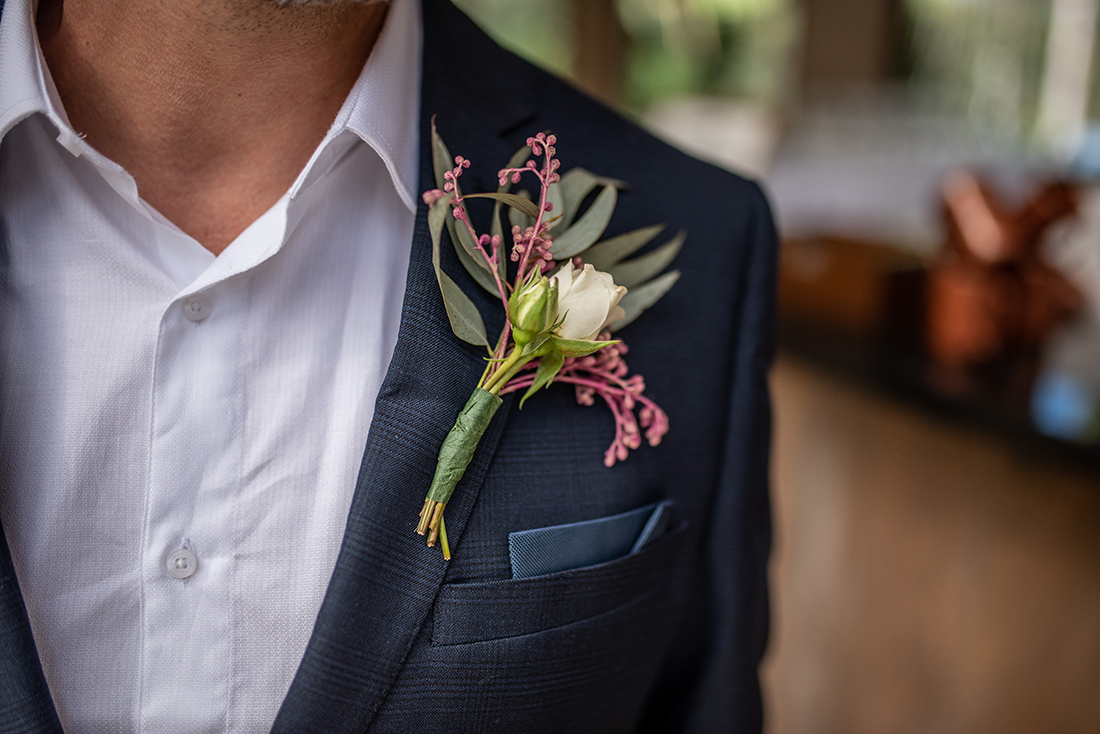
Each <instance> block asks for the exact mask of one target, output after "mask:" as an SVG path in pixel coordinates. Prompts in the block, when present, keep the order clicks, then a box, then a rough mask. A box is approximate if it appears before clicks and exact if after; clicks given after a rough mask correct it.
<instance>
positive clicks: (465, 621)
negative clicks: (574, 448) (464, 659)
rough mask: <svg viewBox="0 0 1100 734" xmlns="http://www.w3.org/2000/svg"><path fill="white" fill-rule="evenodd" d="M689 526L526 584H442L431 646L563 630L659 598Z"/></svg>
mask: <svg viewBox="0 0 1100 734" xmlns="http://www.w3.org/2000/svg"><path fill="white" fill-rule="evenodd" d="M686 531H687V524H686V523H681V524H679V525H678V526H675V527H673V528H672V529H670V530H669V531H668V532H666V533H665V534H664V535H662V536H661V537H659V538H657V539H655V540H652V541H651V542H649V543H648V544H647V545H646V546H645V547H644V548H642V549H641V550H639V551H637V552H633V553H630V554H628V555H625V556H622V557H620V558H616V559H615V560H612V561H608V562H606V563H599V564H596V565H592V566H586V567H584V568H577V569H572V570H568V571H559V572H556V573H549V574H544V575H540V576H532V577H529V578H518V579H508V580H498V581H485V582H477V583H461V584H444V585H443V587H442V588H441V589H440V593H439V596H438V597H437V599H436V603H435V610H434V615H433V626H432V637H431V644H432V645H433V646H446V645H462V644H468V643H475V642H484V641H490V640H501V639H506V638H516V637H519V636H522V635H531V634H534V633H538V632H544V631H549V630H554V629H558V628H564V627H567V626H568V625H573V624H576V623H579V622H583V621H584V620H588V619H591V618H594V617H599V616H601V615H609V614H611V613H613V612H615V611H616V610H619V609H622V608H625V607H628V606H631V605H633V604H634V603H635V602H639V601H641V600H643V599H645V598H646V597H658V596H659V595H661V594H662V593H663V592H664V591H665V590H666V589H667V587H668V585H669V581H670V577H671V574H672V569H673V567H674V566H675V564H676V562H677V560H678V559H680V558H681V557H682V553H681V551H682V546H683V543H684V538H685V535H686Z"/></svg>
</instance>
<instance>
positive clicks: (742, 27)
mask: <svg viewBox="0 0 1100 734" xmlns="http://www.w3.org/2000/svg"><path fill="white" fill-rule="evenodd" d="M456 4H457V5H458V6H459V7H461V8H462V9H463V10H465V11H466V12H467V13H468V14H469V15H470V16H471V17H473V18H474V19H475V20H476V21H477V22H478V23H479V24H480V25H481V26H482V27H483V28H485V29H486V30H487V31H488V32H489V33H490V34H491V35H492V36H493V37H494V38H495V39H496V40H497V41H498V42H499V43H501V44H502V45H504V46H505V47H507V48H509V49H510V50H512V51H515V52H516V53H518V54H520V55H521V56H524V57H525V58H528V59H530V60H532V61H535V62H536V63H538V64H540V65H541V66H544V67H546V68H549V69H551V70H553V71H556V72H558V73H559V74H562V75H563V76H569V75H570V73H571V71H572V63H573V57H574V55H575V51H574V49H575V44H576V42H577V41H576V38H575V35H574V28H573V27H572V22H571V9H572V3H571V2H570V0H537V2H536V1H535V0H456ZM617 7H618V12H619V17H620V19H621V20H622V24H623V27H624V29H625V31H626V33H627V36H628V38H629V45H628V51H627V58H626V59H625V60H624V61H625V85H624V86H625V89H624V90H623V91H624V95H623V96H624V102H625V103H626V105H627V106H629V107H632V108H635V109H644V108H645V107H647V106H649V105H650V104H652V103H653V102H655V101H658V100H660V99H662V98H666V97H670V96H678V95H685V94H712V95H723V96H736V97H750V98H754V99H764V100H777V99H779V98H780V97H782V96H783V95H784V94H785V93H786V90H787V89H788V88H789V84H788V78H789V72H790V59H791V57H792V53H791V51H792V46H793V44H794V42H795V41H796V40H797V28H798V13H797V0H618V1H617Z"/></svg>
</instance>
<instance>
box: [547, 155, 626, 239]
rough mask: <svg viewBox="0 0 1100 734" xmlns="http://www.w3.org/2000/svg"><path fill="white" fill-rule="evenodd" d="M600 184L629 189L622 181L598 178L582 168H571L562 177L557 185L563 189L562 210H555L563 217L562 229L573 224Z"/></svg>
mask: <svg viewBox="0 0 1100 734" xmlns="http://www.w3.org/2000/svg"><path fill="white" fill-rule="evenodd" d="M600 184H603V185H604V186H614V187H615V188H617V189H620V190H621V189H626V188H627V185H626V184H625V183H623V182H622V181H619V180H617V179H614V178H606V177H604V176H597V175H596V174H594V173H592V172H591V171H589V170H586V169H584V168H580V167H578V168H570V169H569V170H568V171H566V172H565V173H563V174H562V175H561V180H560V181H559V182H558V183H557V184H556V185H557V186H559V187H560V188H561V199H562V208H561V209H557V208H555V209H554V213H555V214H561V215H562V224H561V227H562V229H565V228H566V227H568V226H569V225H571V224H572V223H573V220H574V219H575V218H576V217H577V212H578V211H580V208H581V204H582V203H583V202H584V199H585V197H586V196H588V195H589V194H590V193H591V192H592V189H594V188H596V187H597V186H599V185H600ZM554 206H555V207H557V202H556V201H555V202H554Z"/></svg>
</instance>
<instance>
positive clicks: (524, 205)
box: [463, 192, 539, 219]
mask: <svg viewBox="0 0 1100 734" xmlns="http://www.w3.org/2000/svg"><path fill="white" fill-rule="evenodd" d="M463 198H465V199H496V200H497V201H500V202H503V203H504V204H507V205H508V206H510V207H512V208H513V209H519V210H520V211H521V212H523V213H524V214H526V215H527V216H529V217H531V218H532V219H537V218H538V216H539V207H538V204H536V203H534V202H533V201H531V200H530V199H527V198H524V197H522V196H517V195H516V194H499V193H495V192H494V193H489V194H466V196H464V197H463Z"/></svg>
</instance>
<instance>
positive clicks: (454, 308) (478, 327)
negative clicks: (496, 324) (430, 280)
mask: <svg viewBox="0 0 1100 734" xmlns="http://www.w3.org/2000/svg"><path fill="white" fill-rule="evenodd" d="M437 275H438V276H439V290H440V291H441V292H442V293H443V305H444V306H446V308H447V318H448V319H449V320H450V322H451V330H452V331H453V332H454V333H455V336H457V337H458V338H459V339H461V340H462V341H464V342H469V343H470V344H474V345H477V346H482V347H488V346H489V337H488V335H487V334H486V333H485V322H484V321H482V320H481V314H480V313H479V312H478V310H477V306H475V305H474V302H473V301H471V300H470V297H469V296H467V295H466V294H465V293H463V292H462V289H461V288H459V287H458V284H457V283H455V282H454V281H453V280H451V276H449V275H447V274H446V273H444V272H443V271H442V270H440V271H439V272H438V273H437Z"/></svg>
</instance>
